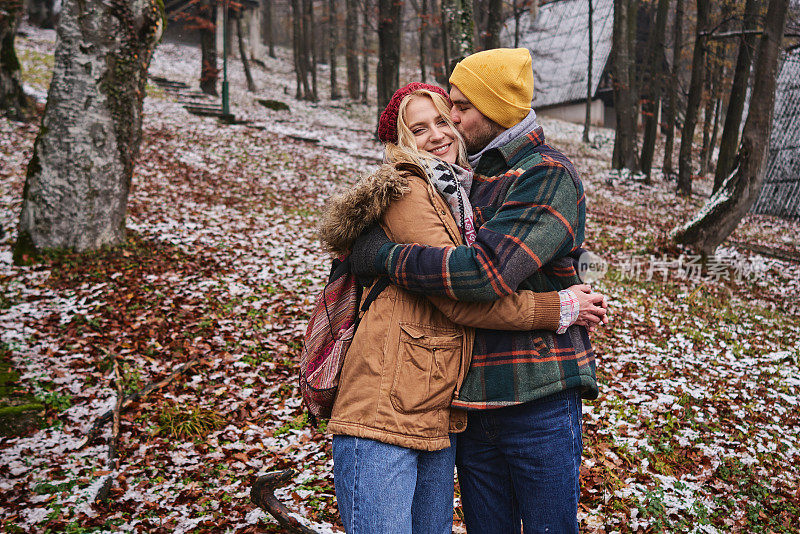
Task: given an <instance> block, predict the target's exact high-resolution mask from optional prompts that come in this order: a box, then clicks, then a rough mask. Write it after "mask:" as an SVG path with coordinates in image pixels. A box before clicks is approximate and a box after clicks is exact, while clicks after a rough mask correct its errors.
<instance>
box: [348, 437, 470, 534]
mask: <svg viewBox="0 0 800 534" xmlns="http://www.w3.org/2000/svg"><path fill="white" fill-rule="evenodd" d="M453 441H454V440H453V439H452V437H451V443H453ZM455 456H456V455H455V446H451V447H448V448H446V449H443V450H440V451H433V452H427V451H419V450H414V449H407V448H405V447H397V446H395V445H389V444H388V443H381V442H380V441H375V440H371V439H366V438H356V437H353V436H343V435H338V434H337V435H334V436H333V480H334V484H335V486H336V502H337V504H338V506H339V515H340V516H341V518H342V523H343V524H344V528H345V530H346V531H347V533H348V534H378V533H381V534H382V533H389V534H412V533H413V534H450V533H451V532H452V530H453V470H454V469H455Z"/></svg>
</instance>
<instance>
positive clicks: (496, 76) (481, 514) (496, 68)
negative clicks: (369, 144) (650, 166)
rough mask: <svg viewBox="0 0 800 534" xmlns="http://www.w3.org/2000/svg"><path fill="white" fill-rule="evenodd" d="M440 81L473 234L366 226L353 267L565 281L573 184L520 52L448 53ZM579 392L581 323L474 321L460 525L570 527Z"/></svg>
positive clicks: (407, 280)
mask: <svg viewBox="0 0 800 534" xmlns="http://www.w3.org/2000/svg"><path fill="white" fill-rule="evenodd" d="M450 84H451V93H450V98H451V100H452V102H453V108H452V110H451V113H452V119H453V122H454V123H455V124H456V127H457V128H458V130H459V132H460V133H461V134H462V136H463V137H464V139H465V141H466V145H467V150H468V153H469V154H470V163H471V164H472V165H473V167H474V169H475V178H474V181H473V185H472V189H471V192H470V200H471V202H472V204H473V209H474V212H475V221H476V223H475V224H476V226H480V228H479V231H478V234H477V240H476V242H475V243H474V244H473V245H472V246H471V247H467V246H460V247H447V248H434V247H422V246H419V245H414V244H411V245H400V244H396V243H390V242H389V241H388V239H387V238H386V236H385V234H383V232H382V231H381V230H380V229H375V230H373V231H371V232H367V233H366V234H365V235H363V236H361V238H360V239H359V241H358V242H357V243H356V246H355V248H354V250H353V255H352V260H353V266H354V270H355V271H356V272H357V274H363V275H384V274H385V275H388V276H389V278H390V279H391V281H392V283H394V284H397V285H398V286H401V287H403V288H405V289H408V290H410V291H415V292H419V293H423V294H426V295H442V296H447V297H450V298H453V299H456V300H464V301H485V300H493V299H497V298H499V297H501V296H503V295H506V294H509V293H511V292H513V291H515V290H517V289H532V290H534V291H552V290H561V289H565V288H567V287H568V286H570V285H572V284H575V283H579V281H578V277H577V274H576V272H575V269H574V267H573V264H572V262H571V260H569V258H568V255H569V254H570V253H571V252H574V251H575V250H576V249H577V248H578V247H579V246H580V245H581V244H582V242H583V238H584V223H585V213H586V212H585V202H584V201H585V197H584V194H583V186H582V184H581V182H580V180H579V178H578V175H577V173H576V171H575V169H574V167H573V166H572V163H571V162H570V161H569V159H568V158H567V157H566V156H564V155H563V154H562V153H560V152H558V151H557V150H555V149H553V148H551V147H549V146H548V145H546V144H545V143H544V133H543V131H542V128H541V127H540V126H539V125H538V124H537V122H536V113H535V112H534V111H533V110H532V109H531V100H532V97H533V72H532V69H531V57H530V53H529V52H528V50H527V49H524V48H520V49H494V50H487V51H483V52H479V53H477V54H473V55H471V56H469V57H467V58H465V59H464V60H462V61H461V62H460V63H459V64H458V65H456V67H455V69H454V70H453V74H452V76H451V77H450ZM568 323H569V321H567V322H566V324H568ZM562 330H563V328H562V329H561V330H560V331H562ZM581 396H583V397H584V398H588V399H593V398H596V397H597V383H596V378H595V364H594V352H593V351H592V349H591V345H590V343H589V338H588V335H587V331H586V328H584V327H582V326H571V327H569V328H568V329H567V330H566V332H564V333H562V334H554V333H552V332H545V331H529V332H504V331H503V332H501V331H491V330H478V331H477V332H476V337H475V348H474V352H473V358H472V364H471V366H470V370H469V373H468V375H467V378H466V380H465V381H464V384H463V386H462V388H461V390H460V392H458V396H457V398H456V400H455V401H454V403H453V405H454V406H455V407H459V408H464V409H467V410H469V412H468V425H467V430H466V431H465V432H464V433H462V434H460V435H459V437H458V445H457V465H458V474H459V481H460V484H461V496H462V503H463V507H464V516H465V520H466V524H467V530H468V531H469V532H471V533H479V534H487V533H488V534H491V533H515V534H518V533H519V525H520V520H521V521H522V524H523V527H524V532H525V533H529V532H577V529H578V526H577V506H578V498H579V495H580V487H579V475H580V458H581V451H582V439H581Z"/></svg>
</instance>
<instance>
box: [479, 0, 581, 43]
mask: <svg viewBox="0 0 800 534" xmlns="http://www.w3.org/2000/svg"><path fill="white" fill-rule="evenodd" d="M589 1H590V2H591V0H589ZM502 28H503V2H502V0H489V8H488V9H487V13H486V33H485V34H484V36H483V49H484V50H489V49H491V48H500V30H501V29H502Z"/></svg>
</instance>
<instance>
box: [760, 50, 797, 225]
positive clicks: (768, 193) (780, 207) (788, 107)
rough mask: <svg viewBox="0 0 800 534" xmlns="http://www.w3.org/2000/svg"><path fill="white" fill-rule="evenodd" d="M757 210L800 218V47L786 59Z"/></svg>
mask: <svg viewBox="0 0 800 534" xmlns="http://www.w3.org/2000/svg"><path fill="white" fill-rule="evenodd" d="M753 211H754V212H756V213H769V214H771V215H780V216H784V217H793V218H800V48H795V49H794V50H790V51H788V52H787V53H786V55H785V56H784V57H783V65H782V66H781V71H780V74H779V75H778V80H777V84H776V89H775V107H774V112H773V116H772V133H771V134H770V138H769V156H768V159H767V170H766V174H765V176H764V186H763V187H762V189H761V195H760V196H759V198H758V200H757V201H756V203H755V205H754V206H753Z"/></svg>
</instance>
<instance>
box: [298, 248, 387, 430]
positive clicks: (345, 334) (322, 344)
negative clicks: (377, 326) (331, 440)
mask: <svg viewBox="0 0 800 534" xmlns="http://www.w3.org/2000/svg"><path fill="white" fill-rule="evenodd" d="M388 285H389V280H388V279H387V278H386V277H381V278H379V279H378V281H377V282H375V284H374V285H373V286H372V289H370V292H369V293H368V294H367V298H366V299H365V300H364V302H363V303H362V304H361V307H360V308H359V305H358V304H359V302H361V295H362V286H361V284H359V282H358V280H356V277H355V275H354V274H353V273H352V272H351V271H350V257H349V256H345V257H344V258H343V259H335V260H333V265H332V266H331V273H330V276H329V277H328V283H327V284H326V285H325V288H324V289H323V290H322V292H321V293H320V294H319V295H318V296H317V302H316V305H315V306H314V312H313V313H312V314H311V318H310V319H309V321H308V328H307V329H306V337H305V342H304V343H303V351H302V352H301V353H300V393H301V394H302V396H303V402H304V403H305V405H306V407H308V413H309V421H310V422H311V424H312V425H313V426H317V420H318V419H327V418H329V417H330V416H331V409H332V408H333V401H334V399H335V398H336V391H337V389H338V388H339V374H340V373H341V370H342V364H343V363H344V358H345V355H346V354H347V349H349V348H350V343H352V341H353V336H354V335H355V333H356V328H358V323H359V322H360V321H361V318H360V317H359V315H361V314H362V313H363V312H365V311H367V308H369V305H370V304H372V302H373V301H374V300H375V299H376V298H377V297H378V295H379V294H380V293H381V291H383V290H384V289H385V288H386V287H387V286H388Z"/></svg>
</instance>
